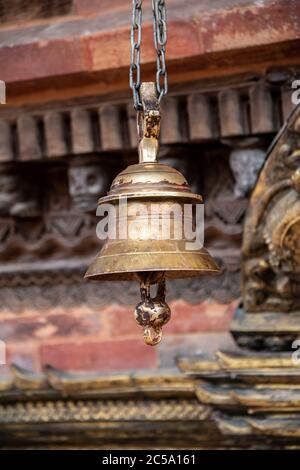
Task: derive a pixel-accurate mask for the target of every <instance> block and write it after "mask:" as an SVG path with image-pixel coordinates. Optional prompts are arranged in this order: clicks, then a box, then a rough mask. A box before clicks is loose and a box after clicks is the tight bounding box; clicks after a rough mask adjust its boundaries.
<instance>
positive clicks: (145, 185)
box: [85, 83, 219, 345]
mask: <svg viewBox="0 0 300 470" xmlns="http://www.w3.org/2000/svg"><path fill="white" fill-rule="evenodd" d="M141 99H142V104H143V111H142V112H140V113H139V115H138V134H139V163H138V164H135V165H130V166H129V167H127V168H126V169H125V170H124V171H122V172H121V173H120V174H119V175H118V176H117V177H116V178H115V179H114V181H113V183H112V185H111V188H110V191H109V192H108V194H107V196H105V197H102V198H101V199H100V200H99V203H98V206H99V208H102V209H103V208H109V207H112V208H113V211H110V217H109V218H108V223H109V225H110V230H109V231H108V238H107V240H106V241H105V243H104V245H103V248H102V250H101V251H100V253H99V255H98V256H97V258H96V259H95V260H94V261H93V262H92V264H91V265H90V267H89V269H88V271H87V273H86V275H85V277H86V278H88V279H92V280H99V281H104V280H105V281H107V280H109V281H119V280H137V281H139V282H140V288H141V297H142V300H141V302H140V303H139V304H138V305H137V307H136V309H135V318H136V321H137V323H138V324H139V325H140V326H142V327H143V328H144V340H145V342H146V344H149V345H155V344H158V343H159V342H160V340H161V336H162V326H163V325H164V324H165V323H167V321H168V320H169V319H170V308H169V306H168V305H167V303H166V301H165V280H166V279H176V278H185V277H194V276H201V275H203V274H215V273H218V272H219V268H218V267H217V265H216V264H215V262H214V260H213V259H212V257H211V256H210V254H209V253H208V252H207V250H206V249H205V248H203V247H199V248H198V247H197V245H196V248H195V246H194V245H191V240H190V238H187V236H186V230H184V229H185V227H187V226H188V224H190V225H191V226H192V227H194V226H195V208H196V206H197V205H199V204H201V203H202V198H201V196H199V195H197V194H193V193H192V192H191V190H190V188H189V186H188V183H187V181H186V179H185V178H184V177H183V175H182V174H181V173H180V172H178V171H177V170H175V169H174V168H172V167H170V166H168V165H164V164H161V163H158V161H157V153H158V147H159V132H160V112H159V103H158V100H157V93H156V87H155V84H154V83H143V84H142V85H141ZM186 208H189V210H188V211H187V210H186ZM186 212H188V213H187V214H186ZM182 214H184V223H182V220H181V216H182ZM102 215H103V214H102ZM111 227H113V229H111ZM166 234H167V236H166ZM153 284H157V294H156V296H155V297H151V293H150V288H151V286H152V285H153Z"/></svg>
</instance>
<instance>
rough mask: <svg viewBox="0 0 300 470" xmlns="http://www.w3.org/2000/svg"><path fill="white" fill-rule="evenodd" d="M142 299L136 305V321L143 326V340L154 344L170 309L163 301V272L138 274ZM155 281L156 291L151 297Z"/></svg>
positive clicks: (166, 320) (168, 317) (164, 289)
mask: <svg viewBox="0 0 300 470" xmlns="http://www.w3.org/2000/svg"><path fill="white" fill-rule="evenodd" d="M140 279H141V281H140V282H141V287H140V289H141V298H142V301H141V302H140V303H139V304H138V305H137V306H136V308H135V311H134V316H135V320H136V322H137V323H138V324H139V325H140V326H142V327H144V341H145V343H146V344H148V345H149V346H155V345H156V344H158V343H159V342H160V341H161V339H162V327H163V326H164V325H165V324H166V323H167V322H168V321H169V320H170V318H171V310H170V307H169V305H168V304H167V303H166V301H165V295H166V282H165V277H164V273H145V274H141V275H140ZM154 283H157V293H156V296H155V297H154V298H151V294H150V287H151V284H154Z"/></svg>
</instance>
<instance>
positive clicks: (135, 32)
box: [129, 0, 168, 110]
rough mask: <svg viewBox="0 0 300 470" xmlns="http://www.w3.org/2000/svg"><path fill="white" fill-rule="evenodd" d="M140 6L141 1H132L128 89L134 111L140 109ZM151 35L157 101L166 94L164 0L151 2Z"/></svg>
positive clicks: (165, 22)
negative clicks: (154, 53) (153, 49)
mask: <svg viewBox="0 0 300 470" xmlns="http://www.w3.org/2000/svg"><path fill="white" fill-rule="evenodd" d="M142 4H143V0H132V24H131V62H130V72H129V82H130V87H131V89H132V92H133V103H134V107H135V109H137V110H139V109H141V108H142V103H141V98H140V86H141V65H140V59H141V40H142ZM152 11H153V35H154V46H155V50H156V67H157V71H156V89H157V94H158V100H159V102H160V101H161V99H162V97H163V96H164V95H165V94H166V93H167V92H168V75H167V69H166V44H167V15H166V5H165V0H152Z"/></svg>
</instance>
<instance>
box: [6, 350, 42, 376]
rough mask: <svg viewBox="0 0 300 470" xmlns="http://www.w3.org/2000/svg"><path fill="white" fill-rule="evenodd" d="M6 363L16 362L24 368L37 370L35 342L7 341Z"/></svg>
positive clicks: (37, 357) (38, 365) (38, 366)
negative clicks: (16, 342)
mask: <svg viewBox="0 0 300 470" xmlns="http://www.w3.org/2000/svg"><path fill="white" fill-rule="evenodd" d="M6 362H7V365H8V366H10V365H11V364H16V365H18V366H20V367H23V368H24V369H27V370H31V371H39V370H40V363H39V356H38V347H37V345H36V344H33V343H32V344H28V343H25V344H24V343H20V344H15V343H8V344H7V347H6Z"/></svg>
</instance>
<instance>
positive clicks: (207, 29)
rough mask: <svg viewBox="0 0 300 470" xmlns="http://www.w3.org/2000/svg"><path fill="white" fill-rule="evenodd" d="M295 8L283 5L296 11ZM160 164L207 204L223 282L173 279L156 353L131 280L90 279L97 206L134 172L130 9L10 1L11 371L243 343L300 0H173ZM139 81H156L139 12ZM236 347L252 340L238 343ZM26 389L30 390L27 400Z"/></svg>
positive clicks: (7, 206) (5, 31) (4, 10)
mask: <svg viewBox="0 0 300 470" xmlns="http://www.w3.org/2000/svg"><path fill="white" fill-rule="evenodd" d="M287 4H289V6H288V8H287ZM167 8H168V46H167V67H168V71H169V85H170V92H169V94H168V96H167V97H166V98H165V99H164V100H163V101H162V116H163V117H162V135H161V152H160V157H161V161H163V162H168V163H169V164H170V165H172V166H174V167H175V168H177V169H179V170H180V171H181V172H182V173H183V174H184V175H185V176H186V178H187V180H188V182H189V183H190V185H191V188H192V190H193V191H194V192H197V193H199V194H202V195H203V197H204V202H205V214H206V218H205V245H206V247H207V248H208V250H209V251H210V253H211V254H212V255H213V257H214V258H215V259H216V260H217V262H218V263H219V265H220V267H221V268H222V272H221V275H220V276H219V277H212V278H201V279H191V280H182V281H173V282H169V283H168V285H167V301H168V303H169V305H170V307H171V310H172V319H171V321H170V322H169V323H168V325H166V327H165V328H164V338H163V340H162V342H161V344H160V345H159V346H157V347H155V348H152V347H148V346H145V345H144V342H143V338H142V329H141V328H140V327H139V326H138V325H137V324H136V323H135V320H134V317H133V310H134V306H135V305H136V303H137V301H138V299H139V286H138V285H137V283H127V282H126V283H107V282H105V283H97V282H87V281H86V280H84V279H83V275H84V273H85V271H86V268H87V266H88V264H89V263H90V262H91V260H92V259H93V258H94V257H95V256H96V254H97V253H98V251H99V250H100V248H101V242H100V241H99V240H98V239H97V237H96V223H97V221H98V220H97V218H96V216H95V209H96V203H97V199H98V198H99V197H100V196H102V195H104V194H106V192H107V191H108V189H109V186H110V183H111V181H112V179H113V178H114V176H116V174H117V173H118V172H119V171H120V170H122V169H123V168H125V167H126V166H127V165H128V164H129V163H132V162H136V161H137V151H136V143H137V139H136V124H135V119H136V113H135V110H134V109H133V103H132V98H131V94H130V91H129V83H128V70H129V61H130V21H131V2H130V1H129V0H128V1H124V0H89V1H86V0H31V1H30V2H26V1H24V0H10V2H6V1H2V0H0V79H1V80H3V81H5V82H6V87H7V104H6V105H1V107H0V339H1V340H2V341H4V342H5V344H6V362H7V364H6V365H1V366H0V376H1V377H2V380H3V381H4V382H3V383H6V382H5V381H7V380H10V378H11V376H12V373H16V372H15V369H13V372H12V367H11V365H14V366H18V367H20V368H21V369H22V370H27V371H30V372H32V373H36V374H41V373H42V372H43V371H44V370H45V367H46V366H48V365H50V366H52V367H53V368H55V369H59V370H60V371H63V372H66V373H71V372H76V373H77V372H81V373H85V374H86V373H91V372H97V373H103V374H106V375H107V374H115V373H119V372H121V373H127V372H128V371H131V372H132V371H133V372H135V373H136V371H139V370H141V369H143V370H144V369H146V370H148V371H153V372H155V371H159V370H164V369H166V368H168V369H169V368H176V358H177V357H178V356H180V355H193V354H199V353H201V352H205V353H207V354H212V353H213V352H214V351H216V350H218V349H220V348H221V349H222V348H223V349H224V348H231V349H232V350H235V349H237V348H238V345H237V344H236V343H235V342H234V340H233V339H232V336H231V334H230V332H229V329H230V322H231V320H232V317H233V315H234V312H235V311H236V309H237V308H238V306H239V305H240V303H241V287H240V286H241V243H242V235H243V219H244V216H245V212H246V210H247V206H248V201H249V195H250V193H251V190H252V188H253V187H254V185H255V182H256V179H257V175H258V172H259V170H260V168H261V166H262V164H263V162H264V159H265V155H266V149H267V148H268V146H269V144H270V142H271V141H272V139H273V138H274V136H275V135H276V133H277V132H278V130H279V129H280V126H281V125H282V123H283V122H284V119H285V118H286V117H287V116H288V115H289V113H290V111H291V109H292V107H293V105H292V103H291V100H290V82H291V79H292V78H293V77H295V76H296V74H297V73H298V71H299V66H300V62H299V53H298V52H299V44H298V42H297V40H298V41H299V32H298V26H299V16H300V11H299V6H297V2H285V1H280V0H276V1H264V2H255V1H248V0H224V1H220V0H213V1H206V0H203V1H201V2H199V1H197V0H185V1H183V0H169V1H168V2H167ZM143 19H144V26H143V42H142V52H141V61H142V80H143V81H148V80H153V79H154V76H155V75H154V74H155V62H154V61H155V55H154V49H153V36H152V34H153V33H152V23H151V5H150V2H146V1H145V2H144V16H143ZM239 341H240V345H242V343H243V339H240V340H238V342H239ZM24 393H25V392H24Z"/></svg>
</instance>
